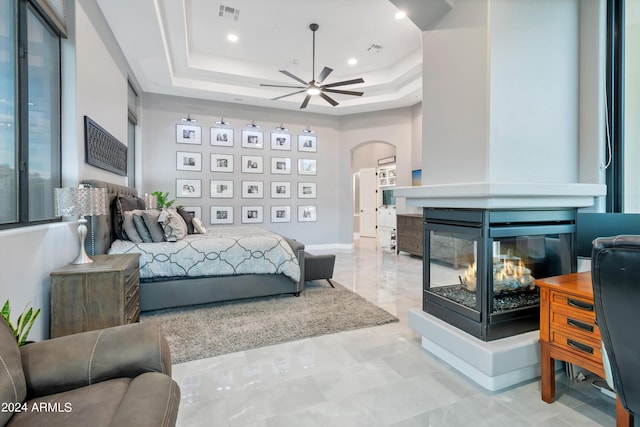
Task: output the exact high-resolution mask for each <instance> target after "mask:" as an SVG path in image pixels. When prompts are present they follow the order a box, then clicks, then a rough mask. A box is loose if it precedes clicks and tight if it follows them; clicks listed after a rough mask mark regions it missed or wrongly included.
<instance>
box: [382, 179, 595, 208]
mask: <svg viewBox="0 0 640 427" xmlns="http://www.w3.org/2000/svg"><path fill="white" fill-rule="evenodd" d="M394 194H395V196H396V197H405V198H406V204H407V206H419V207H429V208H472V209H555V208H558V209H560V208H584V207H589V206H592V205H593V204H594V197H600V196H605V195H606V194H607V187H606V185H600V184H580V183H576V184H574V183H498V182H474V183H458V184H438V185H423V186H419V187H397V188H395V189H394Z"/></svg>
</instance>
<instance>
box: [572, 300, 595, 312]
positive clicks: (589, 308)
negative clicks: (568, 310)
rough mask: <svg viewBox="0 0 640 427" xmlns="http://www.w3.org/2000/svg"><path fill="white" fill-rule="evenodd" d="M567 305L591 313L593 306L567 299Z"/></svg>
mask: <svg viewBox="0 0 640 427" xmlns="http://www.w3.org/2000/svg"><path fill="white" fill-rule="evenodd" d="M567 304H568V305H570V306H571V307H575V308H579V309H580V310H585V311H593V304H589V303H588V302H583V301H580V300H577V299H571V298H567Z"/></svg>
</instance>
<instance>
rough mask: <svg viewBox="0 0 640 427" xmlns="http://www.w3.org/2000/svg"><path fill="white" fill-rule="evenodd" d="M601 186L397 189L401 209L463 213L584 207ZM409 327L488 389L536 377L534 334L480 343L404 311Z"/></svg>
mask: <svg viewBox="0 0 640 427" xmlns="http://www.w3.org/2000/svg"><path fill="white" fill-rule="evenodd" d="M606 193H607V187H606V186H605V185H599V184H571V183H558V184H556V183H495V182H477V183H459V184H442V185H423V186H420V187H400V188H396V189H395V190H394V194H395V196H396V197H405V198H406V204H407V206H418V207H425V208H469V209H563V208H564V209H566V208H585V207H589V206H592V205H593V204H594V199H595V197H600V196H605V195H606ZM409 326H410V327H411V329H413V330H414V331H416V332H418V333H419V334H421V335H422V347H423V348H424V349H425V350H427V351H429V352H431V353H433V354H435V355H436V356H438V357H440V358H441V359H443V360H444V361H445V362H447V363H448V364H449V365H451V366H453V367H454V368H456V369H457V370H458V371H460V372H462V373H463V374H464V375H466V376H467V377H469V378H470V379H472V380H473V381H475V382H476V383H478V384H480V385H481V386H482V387H484V388H486V389H488V390H492V391H494V390H500V389H502V388H505V387H510V386H512V385H515V384H518V383H520V382H522V381H526V380H530V379H532V378H536V377H537V376H539V374H540V347H539V344H538V339H537V336H538V332H537V331H534V332H528V333H524V334H520V335H515V336H512V337H508V338H503V339H500V340H495V341H491V342H484V341H481V340H479V339H477V338H475V337H473V336H471V335H469V334H467V333H466V332H463V331H462V330H460V329H458V328H456V327H454V326H451V325H449V324H447V323H445V322H443V321H442V320H440V319H438V318H436V317H434V316H431V315H429V314H427V313H425V312H424V311H422V310H421V309H412V310H409Z"/></svg>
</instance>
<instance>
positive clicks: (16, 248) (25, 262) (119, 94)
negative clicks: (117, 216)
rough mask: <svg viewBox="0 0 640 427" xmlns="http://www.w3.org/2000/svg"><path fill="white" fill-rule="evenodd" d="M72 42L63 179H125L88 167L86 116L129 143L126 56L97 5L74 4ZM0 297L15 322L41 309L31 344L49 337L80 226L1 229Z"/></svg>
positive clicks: (66, 60)
mask: <svg viewBox="0 0 640 427" xmlns="http://www.w3.org/2000/svg"><path fill="white" fill-rule="evenodd" d="M66 4H67V16H68V19H69V23H68V29H69V32H70V36H69V39H67V40H64V41H63V42H62V52H63V59H62V69H63V73H62V76H63V90H64V92H63V101H62V109H63V114H62V116H63V119H64V122H63V126H62V170H63V171H62V180H63V185H64V186H76V185H77V184H78V182H79V180H81V179H83V178H89V177H92V178H96V179H105V180H109V181H111V182H117V183H125V182H126V181H125V180H124V179H123V178H121V177H119V176H118V175H114V174H111V173H108V172H104V171H102V170H100V169H97V168H94V167H93V166H89V165H86V164H85V163H84V129H83V116H84V115H88V116H90V117H92V118H93V119H95V120H96V121H97V122H98V123H100V124H101V125H102V126H103V127H105V128H106V129H107V130H109V132H110V133H112V134H113V135H114V136H116V137H118V138H120V139H121V141H122V142H123V143H126V138H125V136H126V128H127V98H126V96H127V75H128V73H129V72H128V68H127V64H126V61H124V56H123V55H122V52H121V51H120V48H119V47H118V44H117V43H116V41H115V39H114V37H113V36H112V34H111V32H110V31H108V30H107V26H106V23H105V22H104V20H103V17H102V14H101V13H100V11H99V9H98V8H97V5H96V4H95V1H93V0H84V1H79V2H75V1H71V0H68V1H67V2H66ZM0 240H1V241H2V245H0V298H2V301H1V302H0V303H4V300H5V299H9V300H10V301H11V304H12V306H13V310H14V313H13V316H12V317H13V318H14V320H15V319H16V318H17V315H18V314H19V313H20V312H21V311H22V309H23V308H24V307H25V305H26V304H27V303H29V304H31V305H32V306H33V307H35V308H41V309H42V314H41V315H40V317H39V318H38V320H37V321H36V323H35V325H34V327H33V329H32V331H31V334H30V335H29V337H30V339H33V340H41V339H44V338H47V337H48V336H49V295H50V281H49V273H50V272H51V271H52V270H55V269H57V268H59V267H61V266H63V265H65V264H67V263H69V262H70V261H71V260H73V258H75V256H76V255H77V254H78V249H79V243H78V235H77V223H76V222H75V221H73V222H64V223H54V224H49V225H39V226H34V227H26V228H20V229H13V230H4V231H0Z"/></svg>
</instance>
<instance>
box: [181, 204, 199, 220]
mask: <svg viewBox="0 0 640 427" xmlns="http://www.w3.org/2000/svg"><path fill="white" fill-rule="evenodd" d="M182 209H184V210H185V211H186V212H187V213H188V214H189V215H191V218H202V207H201V206H183V207H182Z"/></svg>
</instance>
